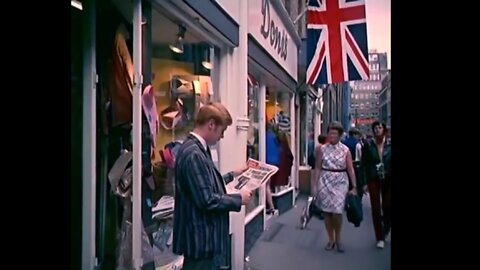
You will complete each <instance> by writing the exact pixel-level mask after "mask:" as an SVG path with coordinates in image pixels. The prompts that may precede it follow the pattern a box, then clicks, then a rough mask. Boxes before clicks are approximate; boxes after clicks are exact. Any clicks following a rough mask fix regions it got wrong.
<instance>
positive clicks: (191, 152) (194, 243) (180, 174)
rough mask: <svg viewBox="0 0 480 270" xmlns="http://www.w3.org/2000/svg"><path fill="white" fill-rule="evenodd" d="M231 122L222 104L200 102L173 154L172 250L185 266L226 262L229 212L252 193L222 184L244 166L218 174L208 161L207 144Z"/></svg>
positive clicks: (202, 268)
mask: <svg viewBox="0 0 480 270" xmlns="http://www.w3.org/2000/svg"><path fill="white" fill-rule="evenodd" d="M231 124H232V117H231V116H230V113H229V112H228V110H227V109H226V108H225V107H224V106H223V105H222V104H220V103H217V102H213V103H209V104H207V105H205V106H203V107H202V108H200V110H199V112H198V115H197V117H196V119H195V128H194V130H193V132H191V133H190V134H189V135H188V137H187V139H186V140H185V141H184V142H183V144H182V146H181V147H180V149H179V151H178V154H177V156H176V161H175V212H174V225H173V252H174V253H175V254H178V255H183V256H184V264H183V269H184V270H193V269H198V270H213V269H222V268H228V267H229V266H230V254H228V252H229V250H230V248H229V241H228V239H229V212H230V211H237V212H238V211H240V208H241V206H242V204H247V203H248V202H249V201H250V199H251V196H252V194H251V192H250V191H249V190H245V189H242V190H241V191H240V193H238V194H227V193H226V189H225V184H226V183H228V182H230V181H232V180H233V177H235V176H238V175H240V174H241V173H242V172H243V171H245V170H246V169H247V167H246V165H245V166H244V167H243V168H241V169H239V170H236V171H233V172H229V173H227V174H226V175H224V176H222V175H221V174H220V172H219V171H218V170H217V169H216V167H215V165H214V163H213V161H212V158H211V153H210V148H209V145H214V144H216V143H217V142H218V141H219V140H220V139H222V138H223V133H224V132H225V130H226V129H227V127H228V126H230V125H231Z"/></svg>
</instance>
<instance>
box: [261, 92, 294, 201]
mask: <svg viewBox="0 0 480 270" xmlns="http://www.w3.org/2000/svg"><path fill="white" fill-rule="evenodd" d="M269 90H270V91H269V98H268V100H267V101H266V113H267V121H268V123H273V128H274V130H275V133H276V136H277V138H278V140H279V141H280V144H281V149H282V151H281V153H282V155H284V156H283V157H284V158H285V161H286V162H285V164H280V165H281V166H280V167H281V170H285V171H286V172H290V170H291V167H292V165H293V160H291V162H290V161H289V158H290V157H291V155H292V156H293V150H292V149H291V136H290V134H291V132H293V129H292V127H291V115H290V101H291V98H292V95H291V94H290V93H289V92H283V91H275V90H276V89H269ZM267 152H268V149H267ZM281 159H282V158H281ZM267 162H268V161H267ZM280 175H281V174H280V173H279V174H277V175H276V176H273V177H272V179H271V186H272V187H274V188H275V190H274V192H278V191H280V190H283V189H284V188H286V187H288V184H289V181H290V177H288V175H290V174H289V173H288V174H283V176H281V177H277V176H280Z"/></svg>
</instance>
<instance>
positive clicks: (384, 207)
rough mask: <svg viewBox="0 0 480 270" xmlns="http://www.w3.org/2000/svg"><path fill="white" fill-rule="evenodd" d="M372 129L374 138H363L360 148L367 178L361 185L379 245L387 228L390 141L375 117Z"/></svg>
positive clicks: (361, 165)
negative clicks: (365, 191) (367, 197)
mask: <svg viewBox="0 0 480 270" xmlns="http://www.w3.org/2000/svg"><path fill="white" fill-rule="evenodd" d="M372 131H373V134H374V138H373V139H370V140H367V141H366V142H365V144H364V145H363V148H362V159H361V164H360V168H361V171H362V173H363V175H364V176H365V178H366V179H367V183H366V184H367V186H364V188H365V190H367V188H368V192H369V193H370V203H371V206H372V218H373V228H374V230H375V237H376V240H377V247H378V248H380V249H383V248H384V247H385V240H386V239H388V236H389V233H390V230H391V207H390V191H391V170H390V168H391V167H390V164H391V151H390V147H391V142H390V140H388V139H387V133H388V129H387V126H386V125H385V124H384V123H380V122H379V121H375V122H374V123H373V124H372ZM380 196H381V200H380ZM382 212H383V215H382Z"/></svg>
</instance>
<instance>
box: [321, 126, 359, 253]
mask: <svg viewBox="0 0 480 270" xmlns="http://www.w3.org/2000/svg"><path fill="white" fill-rule="evenodd" d="M327 132H328V144H324V145H322V146H321V147H320V151H319V152H318V155H317V157H316V162H317V164H316V167H315V171H316V172H317V173H316V174H315V179H318V193H317V194H318V195H317V197H318V200H319V202H320V208H321V210H322V211H323V214H324V218H325V228H326V230H327V233H328V240H329V241H328V244H327V246H326V247H325V249H326V250H332V249H334V248H336V249H337V251H338V252H341V253H343V252H344V249H343V245H342V244H341V230H342V218H343V211H344V210H345V199H346V196H347V193H348V192H349V177H350V180H351V182H352V188H351V189H350V193H351V194H353V195H356V194H357V186H356V178H355V172H354V168H353V162H352V154H351V153H350V151H349V149H348V147H347V146H345V145H344V144H342V143H341V142H340V136H341V134H342V133H343V127H342V124H340V123H339V122H336V121H335V122H332V123H331V124H330V125H329V126H328V130H327Z"/></svg>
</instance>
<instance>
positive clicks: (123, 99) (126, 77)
mask: <svg viewBox="0 0 480 270" xmlns="http://www.w3.org/2000/svg"><path fill="white" fill-rule="evenodd" d="M123 28H125V27H119V29H118V30H117V33H116V34H115V44H114V49H113V53H112V61H111V64H110V76H109V77H110V81H109V87H108V88H109V94H110V99H111V102H112V126H117V125H121V124H124V123H131V122H132V102H133V100H132V90H133V63H132V58H131V56H130V52H129V51H128V47H127V43H126V41H125V30H122V29H123Z"/></svg>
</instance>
